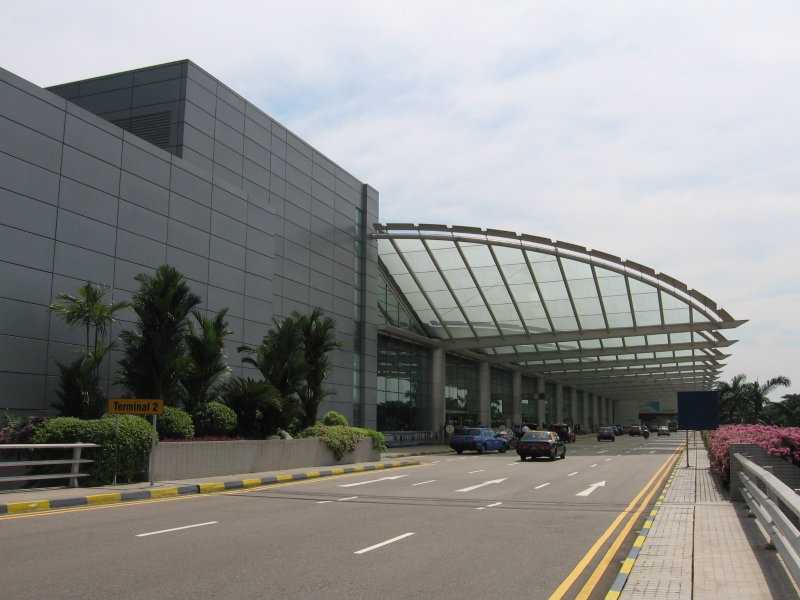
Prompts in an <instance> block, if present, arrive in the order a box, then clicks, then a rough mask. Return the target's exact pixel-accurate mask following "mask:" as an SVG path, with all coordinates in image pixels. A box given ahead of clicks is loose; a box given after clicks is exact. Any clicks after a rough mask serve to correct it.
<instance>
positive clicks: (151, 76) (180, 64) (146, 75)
mask: <svg viewBox="0 0 800 600" xmlns="http://www.w3.org/2000/svg"><path fill="white" fill-rule="evenodd" d="M187 63H188V61H185V60H181V61H177V62H173V63H168V64H166V65H158V66H155V67H147V68H145V69H138V70H136V71H134V72H133V84H134V85H139V84H142V83H150V82H153V81H162V80H165V79H174V78H176V77H183V76H185V75H186V65H187Z"/></svg>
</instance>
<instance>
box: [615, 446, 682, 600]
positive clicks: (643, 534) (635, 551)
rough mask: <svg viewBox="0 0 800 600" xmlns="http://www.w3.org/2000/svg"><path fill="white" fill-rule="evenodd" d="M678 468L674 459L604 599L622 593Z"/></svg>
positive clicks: (616, 596) (617, 596)
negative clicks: (667, 476) (662, 487)
mask: <svg viewBox="0 0 800 600" xmlns="http://www.w3.org/2000/svg"><path fill="white" fill-rule="evenodd" d="M678 469H679V467H678V461H676V462H675V467H674V468H673V469H672V473H671V474H670V476H669V479H667V482H666V483H665V484H664V489H663V490H661V493H660V494H659V495H658V499H657V500H656V502H655V504H654V505H653V508H652V510H651V511H650V514H649V515H648V517H647V518H646V519H645V521H644V525H643V526H642V530H641V531H640V532H639V535H638V536H636V540H635V541H634V542H633V547H632V548H631V551H630V552H629V553H628V556H627V558H625V560H623V561H622V567H620V570H619V574H617V577H616V578H615V579H614V583H612V584H611V588H610V589H609V590H608V593H607V594H606V597H605V600H617V598H619V596H620V594H622V589H623V588H624V587H625V584H626V583H627V582H628V576H629V575H630V574H631V571H632V570H633V565H634V564H636V559H637V558H638V557H639V552H640V551H641V550H642V546H644V542H645V540H646V539H647V534H648V533H650V529H651V528H652V526H653V520H654V519H655V518H656V515H658V511H659V509H660V508H661V507H662V506H663V504H664V498H665V497H666V495H667V491H668V490H669V486H671V485H672V481H673V479H675V474H676V473H677V472H678Z"/></svg>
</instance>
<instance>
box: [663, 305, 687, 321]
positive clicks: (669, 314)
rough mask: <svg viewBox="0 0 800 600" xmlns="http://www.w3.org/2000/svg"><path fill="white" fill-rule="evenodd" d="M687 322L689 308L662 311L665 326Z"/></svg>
mask: <svg viewBox="0 0 800 600" xmlns="http://www.w3.org/2000/svg"><path fill="white" fill-rule="evenodd" d="M688 322H689V308H688V307H686V306H684V307H683V308H677V309H676V308H672V309H669V310H664V323H665V324H666V325H674V324H677V323H688Z"/></svg>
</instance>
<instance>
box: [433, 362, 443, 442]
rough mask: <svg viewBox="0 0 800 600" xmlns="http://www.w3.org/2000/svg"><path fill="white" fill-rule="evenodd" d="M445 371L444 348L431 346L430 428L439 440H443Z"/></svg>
mask: <svg viewBox="0 0 800 600" xmlns="http://www.w3.org/2000/svg"><path fill="white" fill-rule="evenodd" d="M445 372H446V371H445V360H444V349H442V348H431V420H432V421H433V422H432V423H431V429H432V431H433V432H434V433H436V432H438V433H439V439H440V440H444V435H443V433H444V425H445V423H444V419H445V401H444V388H445Z"/></svg>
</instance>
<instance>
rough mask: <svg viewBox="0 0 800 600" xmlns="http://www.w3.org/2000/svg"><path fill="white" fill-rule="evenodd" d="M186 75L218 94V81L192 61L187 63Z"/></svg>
mask: <svg viewBox="0 0 800 600" xmlns="http://www.w3.org/2000/svg"><path fill="white" fill-rule="evenodd" d="M186 76H187V77H189V78H191V79H193V80H194V81H196V82H197V83H199V84H200V85H201V86H203V87H204V88H206V89H207V90H209V91H211V92H214V93H215V94H216V90H217V85H218V81H217V80H216V79H215V78H213V77H212V76H211V75H209V74H208V73H206V72H205V71H204V70H203V69H201V68H200V67H198V66H197V65H196V64H194V63H193V62H191V61H189V62H187V64H186Z"/></svg>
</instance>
